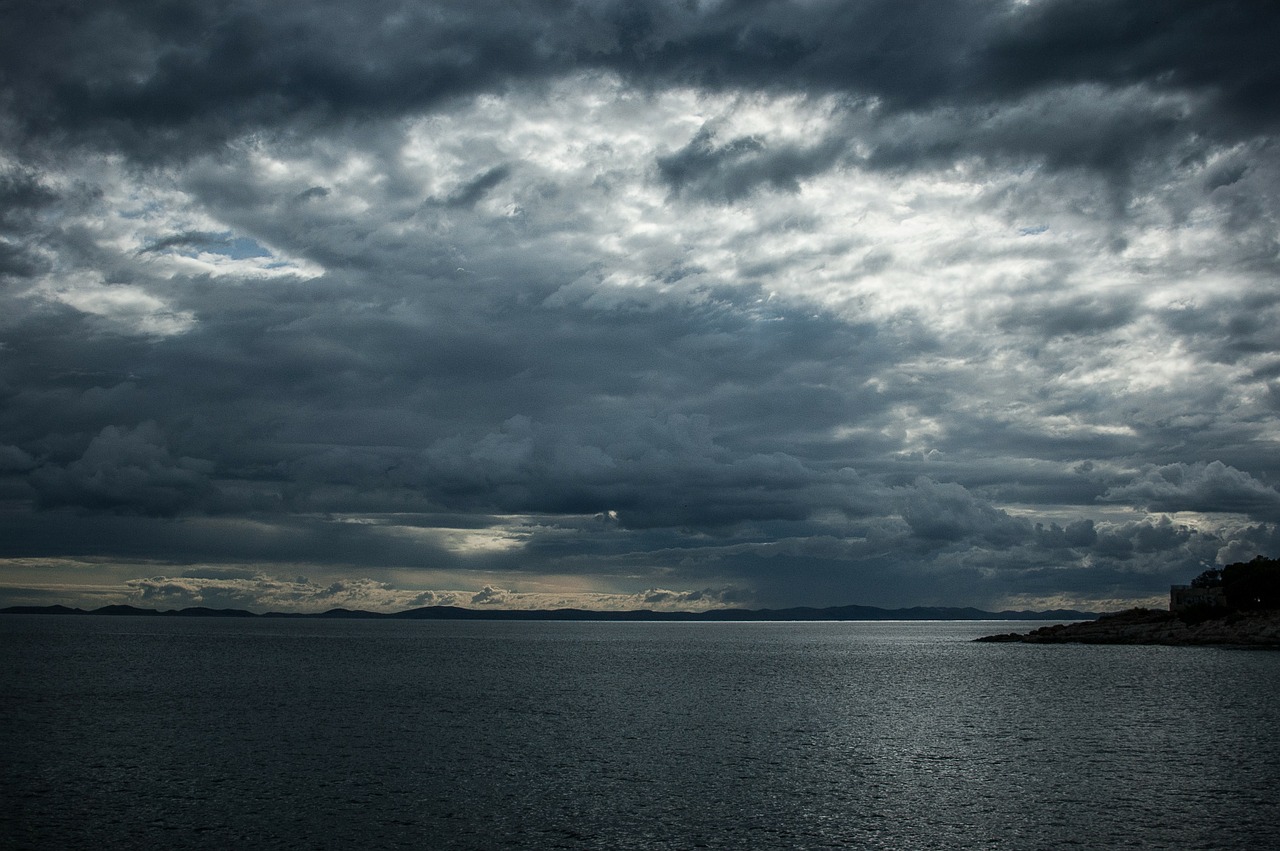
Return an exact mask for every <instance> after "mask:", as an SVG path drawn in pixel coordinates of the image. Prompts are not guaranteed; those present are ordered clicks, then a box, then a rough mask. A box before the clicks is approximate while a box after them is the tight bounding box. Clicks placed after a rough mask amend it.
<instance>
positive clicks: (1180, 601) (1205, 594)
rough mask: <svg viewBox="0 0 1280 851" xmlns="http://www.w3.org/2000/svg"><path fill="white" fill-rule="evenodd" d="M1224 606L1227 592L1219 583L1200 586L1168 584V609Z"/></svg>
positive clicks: (1179, 610)
mask: <svg viewBox="0 0 1280 851" xmlns="http://www.w3.org/2000/svg"><path fill="white" fill-rule="evenodd" d="M1198 606H1206V607H1208V608H1215V609H1216V608H1219V607H1221V608H1224V609H1225V608H1226V607H1227V592H1226V591H1225V590H1224V589H1223V587H1222V586H1221V585H1217V586H1209V587H1200V586H1196V585H1171V586H1169V611H1171V612H1182V611H1186V610H1187V609H1190V608H1195V607H1198Z"/></svg>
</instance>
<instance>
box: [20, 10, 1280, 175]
mask: <svg viewBox="0 0 1280 851" xmlns="http://www.w3.org/2000/svg"><path fill="white" fill-rule="evenodd" d="M6 14H7V23H8V26H7V27H6V36H4V37H3V38H4V42H3V47H4V50H3V51H2V54H3V56H4V57H5V59H4V60H3V65H0V69H3V73H4V77H5V82H6V90H7V92H8V94H9V100H10V102H11V104H12V107H13V115H14V120H12V121H11V122H10V127H9V128H8V129H9V130H10V132H15V131H16V132H17V133H19V134H24V133H26V134H34V136H35V137H37V138H43V137H44V136H46V135H47V134H61V133H67V134H70V136H71V138H75V139H81V140H83V141H87V142H89V143H90V144H114V145H121V146H123V147H125V148H126V149H129V150H135V151H138V152H140V153H141V155H143V156H148V155H171V154H173V153H181V152H182V151H184V150H186V149H188V148H189V147H192V146H194V147H205V146H208V145H210V144H216V143H217V142H219V141H220V140H224V139H226V138H228V137H229V136H235V135H239V134H240V133H242V132H244V130H245V129H246V128H250V127H259V128H262V129H267V130H270V129H273V128H275V129H282V128H287V127H289V126H300V127H301V128H303V129H304V130H314V129H315V128H316V127H318V126H323V125H325V124H328V123H332V122H341V121H345V120H347V119H354V120H363V119H369V118H373V117H377V116H387V115H398V114H403V113H406V112H412V111H418V110H423V109H432V108H439V107H441V106H442V105H444V104H446V103H448V102H449V101H450V100H451V99H456V98H461V97H467V96H471V95H474V94H476V93H478V92H484V91H495V90H501V89H502V88H503V87H504V86H507V85H510V84H512V83H515V82H519V83H527V82H531V81H536V80H538V79H547V78H552V77H556V76H559V75H562V74H564V73H567V72H570V71H578V70H581V69H583V68H595V69H599V70H602V71H609V72H616V73H620V74H623V75H624V76H626V77H627V78H629V79H632V80H634V81H636V82H638V83H640V84H642V85H649V86H665V85H672V84H675V85H690V86H695V87H701V88H710V89H736V88H746V89H761V90H771V91H778V90H792V91H797V92H806V93H818V92H832V93H844V94H848V95H849V96H851V97H854V98H874V99H876V100H877V101H878V102H881V103H883V104H884V107H885V109H887V110H888V111H890V112H892V113H917V114H928V113H930V112H931V111H933V110H937V109H939V108H942V109H944V110H945V111H947V112H948V114H949V115H950V116H951V121H952V123H958V124H959V125H961V126H960V127H958V128H956V130H957V131H960V130H963V131H964V132H965V133H966V134H967V133H968V132H971V131H973V130H974V129H975V128H976V129H977V130H978V133H979V135H980V136H981V135H985V136H987V137H988V138H987V139H986V143H987V144H995V145H996V146H1001V145H1002V144H1003V145H1004V146H1005V147H1009V148H1011V149H1013V150H1015V151H1018V150H1019V149H1026V151H1028V152H1030V153H1033V154H1042V155H1044V156H1046V157H1048V158H1049V159H1050V160H1055V159H1056V160H1061V161H1063V162H1068V163H1070V162H1081V163H1085V164H1094V165H1105V164H1109V161H1111V160H1114V159H1120V160H1123V159H1126V158H1128V157H1130V156H1131V155H1132V153H1133V146H1134V145H1135V144H1136V145H1142V144H1145V143H1146V142H1147V141H1148V140H1149V139H1151V138H1152V137H1156V138H1158V137H1159V136H1161V135H1168V134H1169V133H1173V132H1176V130H1175V125H1179V124H1182V125H1186V126H1189V127H1192V128H1194V132H1197V133H1207V134H1209V135H1211V136H1213V137H1216V138H1225V139H1240V138H1249V137H1250V136H1252V135H1254V134H1256V133H1258V132H1260V131H1266V130H1268V129H1270V128H1273V127H1274V125H1275V122H1276V121H1277V119H1278V118H1280V108H1278V107H1280V102H1278V100H1277V94H1276V92H1277V91H1278V90H1280V86H1278V85H1277V84H1278V83H1280V64H1278V63H1277V60H1276V58H1275V51H1274V49H1273V48H1274V44H1275V43H1276V41H1277V40H1278V39H1280V12H1277V10H1276V9H1275V8H1274V7H1273V6H1272V5H1271V4H1267V3H1254V2H1230V0H1223V2H1198V0H1182V2H1174V3H1165V4H1160V5H1158V6H1154V5H1152V4H1149V3H1142V2H1122V3H1114V2H1086V3H1079V2H1037V3H1032V4H1028V5H1026V6H1023V7H1016V8H1010V6H1009V4H1008V3H1004V2H994V1H993V0H957V2H949V3H944V4H938V3H932V2H906V3H904V2H900V0H892V2H871V3H856V4H855V3H836V2H833V3H829V4H817V5H816V6H815V5H813V4H806V6H805V8H804V9H803V11H801V10H798V9H797V8H796V7H794V6H793V5H792V4H790V3H783V2H773V3H768V2H766V3H761V2H750V3H733V2H727V3H719V4H708V7H707V9H706V10H705V11H698V10H696V9H694V8H692V7H690V6H689V5H688V4H676V3H652V4H629V3H580V4H575V3H544V4H525V5H523V6H521V7H518V8H513V7H511V6H510V5H509V4H485V3H474V2H466V3H432V4H428V5H423V4H416V3H385V2H384V3H377V2H375V3H366V4H361V5H360V6H359V7H358V8H357V7H351V6H348V5H346V4H316V3H280V4H272V6H271V7H270V8H269V9H268V8H265V7H262V6H260V5H258V4H256V3H241V2H223V3H199V4H196V3H181V2H175V3H170V4H165V5H164V6H163V7H159V8H156V7H151V6H146V5H142V6H137V5H129V4H119V3H107V4H94V3H83V4H64V5H62V6H59V7H57V9H56V10H54V9H50V8H46V7H43V6H40V5H37V4H31V5H30V6H25V7H20V8H18V9H11V10H10V11H9V12H7V13H6ZM1080 86H1096V87H1099V88H1100V89H1101V90H1103V91H1107V90H1121V89H1127V88H1133V87H1141V88H1145V89H1146V90H1147V91H1148V92H1149V96H1150V97H1153V98H1156V99H1158V96H1159V95H1161V94H1166V93H1174V94H1186V95H1188V96H1190V97H1192V98H1193V99H1194V100H1195V102H1196V103H1195V105H1194V107H1193V108H1192V114H1185V115H1183V114H1177V113H1176V112H1170V111H1169V110H1168V109H1163V110H1162V109H1160V108H1155V109H1154V110H1137V111H1133V110H1126V111H1124V112H1117V113H1113V114H1110V115H1108V114H1105V113H1101V112H1094V113H1093V114H1092V115H1090V114H1089V113H1087V112H1086V113H1084V114H1083V117H1088V118H1092V119H1094V121H1095V123H1094V125H1093V126H1091V127H1089V128H1088V132H1087V133H1086V132H1085V129H1084V128H1081V127H1080V126H1079V124H1078V123H1076V122H1075V121H1074V120H1073V119H1076V118H1079V117H1082V116H1080V115H1073V113H1072V109H1073V107H1072V106H1071V105H1070V104H1062V103H1056V104H1054V106H1056V107H1057V108H1056V109H1053V110H1052V111H1053V112H1054V113H1055V114H1057V115H1058V116H1060V117H1061V119H1062V120H1061V122H1060V123H1059V124H1057V125H1056V126H1053V127H1052V128H1041V132H1038V133H1037V132H1036V128H1034V127H1027V128H1023V129H1024V132H1019V131H1018V129H1017V123H1018V122H1017V121H1016V116H1014V120H1012V121H1010V122H1000V121H997V122H995V123H994V125H988V124H987V122H986V121H984V117H983V116H984V115H985V116H987V117H989V116H990V111H991V110H996V111H997V112H998V111H1000V110H1001V109H1003V108H1004V107H1007V106H1009V105H1012V104H1015V103H1017V102H1018V101H1019V100H1020V99H1023V98H1026V97H1028V96H1029V95H1034V94H1035V93H1037V92H1046V91H1054V90H1058V89H1071V88H1074V87H1080ZM1063 107H1065V109H1063ZM970 109H973V110H975V112H973V113H972V114H971V115H970V116H969V117H964V115H963V114H961V115H956V113H955V112H954V111H955V110H960V111H961V113H963V112H964V111H965V110H970ZM14 125H16V126H14ZM984 125H986V126H985V129H984ZM1002 125H1003V126H1004V129H1003V130H1002V129H1000V128H1001V126H1002ZM1046 129H1047V130H1048V131H1049V132H1046ZM1006 133H1011V134H1012V136H1011V137H1010V138H1009V139H1008V140H1006V141H1005V142H1004V143H1001V142H1000V141H999V137H1000V136H1001V135H1003V134H1006ZM960 138H961V135H960V133H959V132H956V133H955V135H954V136H953V137H952V138H951V139H949V140H945V141H944V140H934V142H933V143H932V144H933V145H934V146H937V145H941V146H943V148H950V147H954V146H958V145H960V144H962V143H961V141H960ZM912 144H913V145H914V144H918V140H917V141H913V142H912ZM887 149H888V151H889V153H886V154H885V156H889V157H896V158H899V159H905V154H903V153H901V152H898V153H893V145H892V144H889V145H887Z"/></svg>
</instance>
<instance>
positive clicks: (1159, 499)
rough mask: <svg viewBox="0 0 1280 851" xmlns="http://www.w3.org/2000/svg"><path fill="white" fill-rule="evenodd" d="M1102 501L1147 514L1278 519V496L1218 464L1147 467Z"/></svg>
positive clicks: (1245, 476)
mask: <svg viewBox="0 0 1280 851" xmlns="http://www.w3.org/2000/svg"><path fill="white" fill-rule="evenodd" d="M1103 498H1104V499H1106V500H1109V501H1112V502H1128V503H1133V504H1137V505H1142V506H1143V507H1145V508H1147V509H1148V510H1150V511H1233V512H1238V513H1240V514H1247V515H1249V516H1251V517H1255V518H1257V519H1260V520H1267V521H1270V522H1275V521H1276V520H1278V519H1280V492H1277V491H1276V489H1275V488H1273V487H1270V486H1268V485H1266V484H1264V483H1263V482H1260V481H1258V480H1257V479H1256V478H1254V477H1253V476H1251V475H1249V474H1248V473H1246V472H1243V471H1241V470H1237V469H1236V468H1235V467H1231V466H1228V465H1227V464H1223V463H1222V462H1221V461H1210V462H1208V463H1204V462H1198V463H1195V464H1185V463H1178V464H1167V465H1164V466H1160V467H1148V468H1147V469H1145V470H1143V471H1142V473H1141V474H1139V475H1138V476H1135V477H1134V479H1133V481H1131V482H1130V483H1128V484H1125V485H1121V486H1118V487H1113V488H1110V489H1109V490H1107V492H1106V493H1105V494H1104V495H1103Z"/></svg>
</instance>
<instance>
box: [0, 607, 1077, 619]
mask: <svg viewBox="0 0 1280 851" xmlns="http://www.w3.org/2000/svg"><path fill="white" fill-rule="evenodd" d="M0 614H5V615H108V616H110V615H115V616H121V615H125V616H145V617H188V618H376V619H380V620H388V619H389V620H451V621H461V620H474V621H988V620H990V621H1006V620H1052V621H1064V620H1092V619H1093V618H1096V617H1097V616H1098V615H1097V613H1096V612H1077V611H1074V610H1072V609H1052V610H1049V611H1043V612H1030V611H1018V612H1015V611H1008V610H1005V611H1002V612H986V611H983V610H982V609H974V608H955V607H951V606H913V607H911V608H909V609H881V608H878V607H876V606H830V607H827V608H823V609H817V608H810V607H807V606H801V607H798V608H792V609H712V610H710V611H706V612H654V611H650V610H648V609H643V610H636V611H624V612H598V611H589V610H587V609H463V608H459V607H457V606H427V607H426V608H421V609H409V610H407V611H403V612H392V613H385V612H366V611H361V610H358V609H356V610H352V609H330V610H329V611H327V612H306V613H301V612H267V613H266V614H262V615H259V614H255V613H254V612H250V611H246V610H244V609H209V608H204V607H202V606H197V607H192V608H186V609H167V610H165V611H158V610H156V609H140V608H138V607H136V606H123V605H121V606H103V607H102V608H100V609H88V610H86V609H73V608H70V607H68V606H10V607H9V608H7V609H0Z"/></svg>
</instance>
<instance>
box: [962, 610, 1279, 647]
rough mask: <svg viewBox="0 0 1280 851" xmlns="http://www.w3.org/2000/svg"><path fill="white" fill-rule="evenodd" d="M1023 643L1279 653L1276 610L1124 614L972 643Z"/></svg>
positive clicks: (1277, 613) (995, 636) (1138, 611)
mask: <svg viewBox="0 0 1280 851" xmlns="http://www.w3.org/2000/svg"><path fill="white" fill-rule="evenodd" d="M975 640H976V641H985V642H1021V643H1024V644H1164V645H1170V646H1230V647H1274V648H1280V611H1249V612H1230V613H1227V614H1222V615H1218V616H1214V617H1206V616H1203V615H1195V616H1188V615H1186V614H1181V613H1175V612H1168V611H1161V610H1158V609H1129V610H1127V611H1123V612H1116V613H1115V614H1110V615H1102V616H1101V617H1099V618H1098V619H1097V620H1092V621H1083V622H1080V623H1067V624H1055V625H1053V626H1044V627H1040V628H1039V629H1035V630H1032V631H1031V632H1028V633H1016V632H1010V633H1004V634H1001V635H988V636H984V637H982V638H978V639H975Z"/></svg>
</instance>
